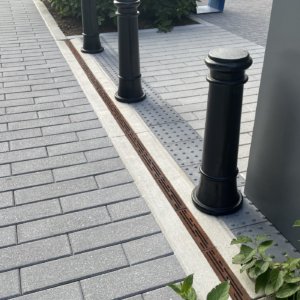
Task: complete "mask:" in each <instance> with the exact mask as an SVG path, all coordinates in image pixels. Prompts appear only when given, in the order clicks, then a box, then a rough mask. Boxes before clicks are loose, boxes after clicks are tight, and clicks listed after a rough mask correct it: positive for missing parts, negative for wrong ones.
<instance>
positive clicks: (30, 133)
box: [0, 128, 42, 142]
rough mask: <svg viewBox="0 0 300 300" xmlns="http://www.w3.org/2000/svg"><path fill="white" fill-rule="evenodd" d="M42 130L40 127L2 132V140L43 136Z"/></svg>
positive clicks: (0, 133)
mask: <svg viewBox="0 0 300 300" xmlns="http://www.w3.org/2000/svg"><path fill="white" fill-rule="evenodd" d="M41 135H42V132H41V129H39V128H34V129H27V130H18V131H14V132H11V131H9V132H0V142H5V141H12V140H19V139H24V138H31V137H37V136H41Z"/></svg>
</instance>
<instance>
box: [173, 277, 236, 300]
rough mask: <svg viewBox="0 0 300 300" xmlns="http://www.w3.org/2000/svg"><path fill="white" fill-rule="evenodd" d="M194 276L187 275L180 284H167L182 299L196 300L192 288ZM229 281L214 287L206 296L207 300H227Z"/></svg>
mask: <svg viewBox="0 0 300 300" xmlns="http://www.w3.org/2000/svg"><path fill="white" fill-rule="evenodd" d="M193 280H194V275H193V274H191V275H189V276H188V277H187V278H186V279H185V280H184V281H183V282H182V283H179V284H168V286H169V287H170V288H172V289H173V290H174V291H175V292H176V293H177V294H178V295H180V296H181V298H182V299H185V300H197V294H196V292H195V289H194V288H193ZM229 283H230V282H229V281H225V282H222V283H221V284H219V285H218V286H216V287H215V288H214V289H213V290H212V291H211V292H210V293H209V294H208V295H207V300H228V298H229V288H230V285H229Z"/></svg>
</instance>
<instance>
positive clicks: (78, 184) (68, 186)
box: [14, 177, 98, 204]
mask: <svg viewBox="0 0 300 300" xmlns="http://www.w3.org/2000/svg"><path fill="white" fill-rule="evenodd" d="M96 189H98V186H97V184H96V182H95V180H94V178H92V177H88V178H81V179H75V180H70V181H64V182H59V183H53V184H47V185H43V186H37V187H33V188H27V189H22V190H18V191H15V192H14V194H15V201H16V204H25V203H30V202H36V201H40V200H47V199H52V198H56V197H63V196H67V195H74V194H77V193H82V192H86V191H92V190H96Z"/></svg>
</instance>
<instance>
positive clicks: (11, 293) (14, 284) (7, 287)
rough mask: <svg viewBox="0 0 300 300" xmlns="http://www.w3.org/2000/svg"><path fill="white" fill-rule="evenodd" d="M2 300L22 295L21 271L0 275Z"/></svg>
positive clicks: (0, 295)
mask: <svg viewBox="0 0 300 300" xmlns="http://www.w3.org/2000/svg"><path fill="white" fill-rule="evenodd" d="M0 282H1V285H0V299H1V300H4V299H9V298H11V297H16V296H20V295H21V290H20V276H19V270H13V271H9V272H5V273H0Z"/></svg>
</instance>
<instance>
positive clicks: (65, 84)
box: [30, 66, 78, 91]
mask: <svg viewBox="0 0 300 300" xmlns="http://www.w3.org/2000/svg"><path fill="white" fill-rule="evenodd" d="M30 67H31V66H30ZM72 86H78V82H77V81H69V82H55V83H50V84H39V85H32V86H31V89H32V91H42V90H52V89H60V88H65V87H72Z"/></svg>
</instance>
